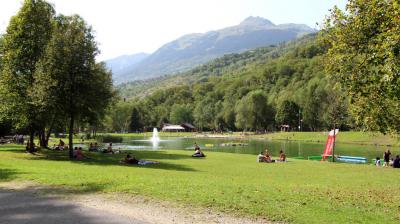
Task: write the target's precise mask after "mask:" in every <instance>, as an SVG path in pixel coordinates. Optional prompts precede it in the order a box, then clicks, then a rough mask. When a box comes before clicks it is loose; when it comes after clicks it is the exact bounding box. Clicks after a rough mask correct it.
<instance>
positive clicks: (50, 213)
mask: <svg viewBox="0 0 400 224" xmlns="http://www.w3.org/2000/svg"><path fill="white" fill-rule="evenodd" d="M6 223H13V224H14V223H16V224H25V223H43V224H47V223H58V224H60V223H61V224H63V223H88V224H91V223H110V224H114V223H121V224H125V223H130V224H144V223H160V224H161V223H162V224H169V223H171V224H172V223H230V224H231V223H238V224H239V223H240V224H242V223H268V222H267V221H266V220H264V219H247V218H239V217H234V216H230V215H227V214H223V213H216V212H213V211H211V210H208V209H194V208H185V207H182V206H177V205H175V204H172V203H168V202H160V201H154V200H152V199H148V198H144V197H140V196H135V195H121V194H83V195H76V194H71V192H68V191H66V190H62V189H56V188H50V187H45V186H38V185H36V184H33V183H21V182H8V183H0V224H6Z"/></svg>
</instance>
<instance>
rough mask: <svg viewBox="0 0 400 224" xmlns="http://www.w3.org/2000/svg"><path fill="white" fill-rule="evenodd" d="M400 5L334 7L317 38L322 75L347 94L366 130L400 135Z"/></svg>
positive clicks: (378, 0) (357, 1)
mask: <svg viewBox="0 0 400 224" xmlns="http://www.w3.org/2000/svg"><path fill="white" fill-rule="evenodd" d="M399 24H400V4H399V2H398V1H382V0H370V1H361V0H349V2H348V4H347V7H346V10H345V11H342V10H340V9H339V8H337V7H336V8H334V9H333V10H332V11H331V15H329V16H328V17H327V18H326V20H325V22H324V25H323V31H322V33H321V35H320V40H321V41H322V43H324V44H326V46H327V47H328V53H327V54H326V70H327V72H328V73H329V74H331V75H332V77H334V78H335V79H336V80H338V81H339V82H340V83H341V85H342V87H343V88H344V89H345V90H346V91H347V93H348V96H349V99H350V105H351V107H350V108H351V112H352V113H353V114H354V117H355V120H356V122H357V123H358V124H360V125H363V126H364V127H365V128H366V129H368V130H378V131H380V132H383V133H386V132H397V133H398V132H400V100H399V97H400V42H399V39H400V26H399Z"/></svg>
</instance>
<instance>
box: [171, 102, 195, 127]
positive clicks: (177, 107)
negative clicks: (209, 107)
mask: <svg viewBox="0 0 400 224" xmlns="http://www.w3.org/2000/svg"><path fill="white" fill-rule="evenodd" d="M191 108H192V106H191V105H182V104H174V105H173V106H172V109H171V113H170V119H169V120H170V122H172V123H174V124H182V123H185V122H188V123H192V122H193V115H192V109H191Z"/></svg>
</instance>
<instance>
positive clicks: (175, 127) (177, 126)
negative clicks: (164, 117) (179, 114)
mask: <svg viewBox="0 0 400 224" xmlns="http://www.w3.org/2000/svg"><path fill="white" fill-rule="evenodd" d="M162 130H185V128H183V127H182V126H180V125H168V126H164V127H163V128H162Z"/></svg>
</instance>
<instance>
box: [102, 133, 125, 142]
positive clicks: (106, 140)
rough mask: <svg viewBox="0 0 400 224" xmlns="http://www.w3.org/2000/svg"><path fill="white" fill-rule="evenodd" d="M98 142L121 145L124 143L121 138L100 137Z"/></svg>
mask: <svg viewBox="0 0 400 224" xmlns="http://www.w3.org/2000/svg"><path fill="white" fill-rule="evenodd" d="M96 140H97V141H98V142H103V143H108V142H114V143H120V142H122V140H123V139H122V137H120V136H112V135H99V136H97V137H96Z"/></svg>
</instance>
